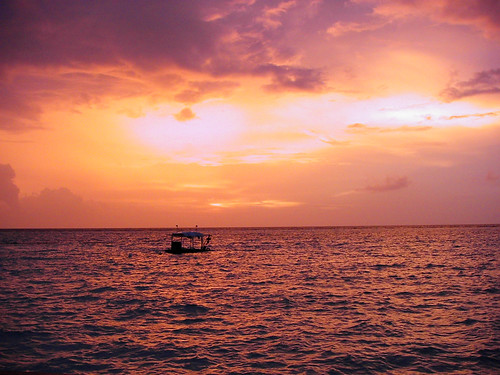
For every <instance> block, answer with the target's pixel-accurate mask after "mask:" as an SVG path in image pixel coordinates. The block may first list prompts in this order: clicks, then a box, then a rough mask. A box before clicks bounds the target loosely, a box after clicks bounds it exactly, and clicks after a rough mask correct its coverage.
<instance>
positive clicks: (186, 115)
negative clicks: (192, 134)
mask: <svg viewBox="0 0 500 375" xmlns="http://www.w3.org/2000/svg"><path fill="white" fill-rule="evenodd" d="M174 117H175V119H176V120H177V121H181V122H183V121H189V120H192V119H194V118H195V117H196V114H195V113H194V112H193V111H192V110H191V108H184V109H183V110H182V111H180V112H179V113H176V114H175V115H174Z"/></svg>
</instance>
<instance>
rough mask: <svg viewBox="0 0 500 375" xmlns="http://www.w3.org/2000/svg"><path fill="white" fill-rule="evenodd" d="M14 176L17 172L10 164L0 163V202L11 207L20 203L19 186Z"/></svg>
mask: <svg viewBox="0 0 500 375" xmlns="http://www.w3.org/2000/svg"><path fill="white" fill-rule="evenodd" d="M14 177H16V174H15V172H14V169H12V167H11V166H10V164H0V202H4V203H5V204H7V206H8V207H10V208H17V207H18V205H19V188H18V187H17V186H16V184H14V182H13V179H14Z"/></svg>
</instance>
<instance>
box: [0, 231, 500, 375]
mask: <svg viewBox="0 0 500 375" xmlns="http://www.w3.org/2000/svg"><path fill="white" fill-rule="evenodd" d="M200 231H203V232H206V233H210V234H211V235H212V245H213V249H214V250H213V251H210V252H206V253H196V254H181V255H173V254H167V253H165V252H164V251H163V250H164V249H165V248H167V247H169V245H170V244H169V238H170V233H171V232H172V230H171V229H116V230H1V231H0V372H2V373H6V372H17V373H19V372H39V373H50V374H113V373H116V374H137V373H144V374H192V373H200V374H353V373H355V374H379V373H390V374H403V373H404V374H406V373H415V374H418V373H447V374H498V373H500V306H499V303H500V299H499V296H500V295H499V292H500V267H499V266H500V226H498V225H496V226H495V225H494V226H401V227H398V226H395V227H331V228H327V227H319V228H208V229H201V228H200Z"/></svg>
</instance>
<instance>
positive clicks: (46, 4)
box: [0, 0, 221, 68]
mask: <svg viewBox="0 0 500 375" xmlns="http://www.w3.org/2000/svg"><path fill="white" fill-rule="evenodd" d="M200 4H202V3H201V2H197V1H189V0H186V1H147V2H140V1H131V0H128V1H127V0H120V1H114V0H105V1H92V0H90V1H65V0H51V1H3V2H1V9H0V14H3V16H2V24H3V27H2V28H1V29H0V45H1V46H2V53H1V56H2V57H0V62H1V63H2V64H3V65H4V66H5V65H10V64H27V65H37V66H47V65H56V66H57V65H64V66H68V65H69V66H73V65H81V64H83V65H86V64H116V63H118V62H120V61H122V60H126V61H133V62H134V63H135V64H137V65H138V66H142V67H152V66H158V65H160V64H169V63H176V64H178V65H180V66H185V67H188V68H196V67H197V66H199V65H200V64H202V62H203V60H204V59H205V58H206V57H208V56H209V55H210V54H211V53H212V52H213V49H214V43H215V41H216V40H217V37H218V36H219V35H220V33H221V31H220V30H218V28H217V26H216V24H214V23H209V22H205V21H203V20H202V19H201V16H200V13H199V8H200Z"/></svg>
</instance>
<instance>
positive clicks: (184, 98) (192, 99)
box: [175, 81, 239, 103]
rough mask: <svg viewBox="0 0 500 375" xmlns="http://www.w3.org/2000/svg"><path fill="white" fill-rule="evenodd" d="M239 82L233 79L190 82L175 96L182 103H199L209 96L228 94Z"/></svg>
mask: <svg viewBox="0 0 500 375" xmlns="http://www.w3.org/2000/svg"><path fill="white" fill-rule="evenodd" d="M238 86H239V84H238V83H236V82H231V81H199V82H190V83H189V85H188V87H187V88H186V89H184V90H183V91H181V92H180V93H178V94H177V95H176V96H175V100H177V101H179V102H182V103H197V102H200V101H202V100H204V99H205V98H207V97H214V96H220V97H223V96H227V95H229V94H230V93H231V92H232V91H233V90H234V89H235V88H236V87H238Z"/></svg>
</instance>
